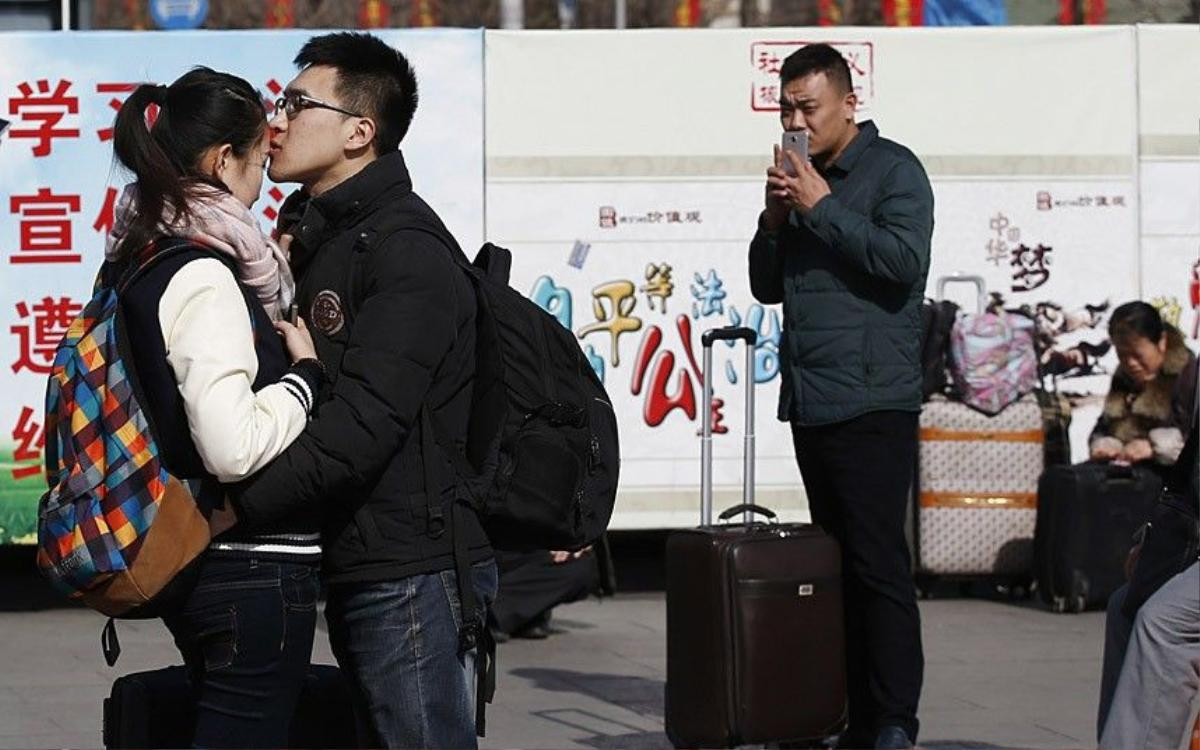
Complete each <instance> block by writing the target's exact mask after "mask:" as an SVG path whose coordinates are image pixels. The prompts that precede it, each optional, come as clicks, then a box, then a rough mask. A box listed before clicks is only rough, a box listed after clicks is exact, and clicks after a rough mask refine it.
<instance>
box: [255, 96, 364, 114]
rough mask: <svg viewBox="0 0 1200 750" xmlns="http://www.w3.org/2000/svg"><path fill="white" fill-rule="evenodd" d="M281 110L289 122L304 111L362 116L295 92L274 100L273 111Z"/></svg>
mask: <svg viewBox="0 0 1200 750" xmlns="http://www.w3.org/2000/svg"><path fill="white" fill-rule="evenodd" d="M281 109H282V110H283V111H284V112H286V113H287V116H288V119H289V120H290V119H292V118H293V117H295V116H296V115H298V114H300V113H301V112H303V111H304V110H306V109H332V110H333V111H334V112H340V113H341V114H343V115H349V116H350V117H362V115H360V114H359V113H357V112H351V111H350V110H348V109H342V108H341V107H337V106H334V105H332V104H330V103H329V102H323V101H321V100H320V99H313V98H312V97H311V96H305V95H304V94H299V93H296V92H295V91H291V92H289V93H286V94H284V95H283V96H281V97H279V98H278V99H276V100H275V110H276V111H279V110H281Z"/></svg>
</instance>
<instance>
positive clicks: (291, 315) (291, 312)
mask: <svg viewBox="0 0 1200 750" xmlns="http://www.w3.org/2000/svg"><path fill="white" fill-rule="evenodd" d="M299 319H300V305H297V304H296V303H295V302H293V303H292V306H291V307H289V308H288V311H287V322H289V323H291V324H292V325H296V321H297V320H299Z"/></svg>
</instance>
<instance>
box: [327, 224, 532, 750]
mask: <svg viewBox="0 0 1200 750" xmlns="http://www.w3.org/2000/svg"><path fill="white" fill-rule="evenodd" d="M402 218H404V221H398V222H394V223H387V224H385V225H384V226H382V227H369V228H367V229H364V230H362V231H361V232H360V233H359V235H358V237H357V238H355V241H354V250H353V254H352V258H351V261H350V269H349V277H348V278H347V280H346V298H347V315H348V316H349V317H350V320H351V321H353V314H354V312H355V311H357V309H358V307H359V306H360V305H361V300H360V299H359V295H360V294H361V290H362V289H364V288H365V286H366V285H365V279H364V275H365V273H366V271H367V266H368V261H369V256H370V253H371V252H373V251H375V250H376V248H378V247H379V246H380V245H382V244H383V243H384V242H385V241H387V240H388V239H389V238H391V237H392V236H393V235H395V234H396V233H397V232H401V231H417V232H423V233H424V234H428V235H430V236H431V237H433V238H434V239H436V240H437V241H438V242H439V243H441V244H442V245H444V246H445V247H446V249H447V250H448V251H450V256H451V258H452V259H453V260H454V262H455V265H457V266H459V267H460V268H462V269H463V270H464V272H466V273H467V275H468V276H471V277H472V283H474V274H475V273H478V272H479V270H477V269H476V268H474V267H472V266H469V265H466V264H464V263H462V261H461V260H460V257H461V256H462V249H461V248H460V247H459V244H458V242H457V241H456V240H455V239H454V237H453V236H452V235H451V234H450V233H449V232H448V231H446V230H445V229H443V228H441V227H435V226H434V225H432V223H431V222H421V221H411V220H410V218H409V217H407V216H404V215H402ZM485 247H488V246H485ZM490 247H494V246H490ZM496 250H497V251H499V252H497V253H496V254H495V256H494V257H495V258H496V260H495V261H494V262H495V264H496V265H495V269H496V270H495V271H490V270H488V269H483V270H484V272H485V273H488V275H491V274H492V273H500V272H501V271H500V269H503V270H502V272H503V277H504V280H505V281H506V282H507V279H508V270H509V267H510V266H511V262H512V261H511V255H509V254H508V251H507V250H503V249H502V248H496ZM481 253H482V251H481ZM489 257H493V256H491V255H489ZM420 429H421V463H422V467H421V471H422V473H423V474H424V478H425V503H426V512H427V514H428V519H429V521H428V522H429V535H430V536H432V537H434V538H438V537H440V536H441V535H442V534H443V533H444V532H445V530H446V528H447V523H446V517H445V514H446V509H445V508H443V506H442V504H441V503H440V502H438V501H439V500H440V499H441V495H442V493H441V491H440V489H441V488H443V487H446V486H449V484H451V483H449V482H447V481H445V479H444V478H442V479H439V475H440V474H442V472H440V471H439V470H438V465H439V464H438V449H439V447H442V448H443V449H444V451H443V452H444V453H446V454H447V455H449V456H450V458H451V461H452V462H453V464H454V467H455V472H456V474H458V476H459V477H469V476H471V475H472V474H474V469H473V468H472V467H471V466H470V464H469V462H468V461H467V460H466V458H465V457H464V456H462V455H461V454H460V453H459V452H458V451H457V450H454V449H453V444H452V443H446V442H444V441H442V440H439V439H438V433H437V428H436V426H435V425H434V421H433V414H432V411H431V410H430V408H429V404H428V403H422V404H421V413H420ZM447 446H449V447H447ZM453 484H455V485H457V487H456V489H457V490H458V491H456V492H455V494H454V497H453V499H452V500H451V502H450V507H449V511H450V522H449V524H448V526H449V530H450V538H451V545H452V548H453V554H454V577H455V579H456V580H457V584H458V601H459V609H460V612H459V615H460V617H459V619H460V622H461V625H460V627H459V631H458V650H459V653H460V654H465V653H467V652H468V651H471V650H472V649H474V651H475V677H476V686H475V733H476V734H477V735H478V736H480V737H482V736H483V735H484V732H485V731H486V729H487V719H486V706H487V704H488V703H491V702H492V699H493V698H494V696H495V693H496V642H495V639H494V638H492V633H491V631H490V630H489V629H488V627H487V623H486V621H485V619H484V618H483V617H480V616H478V612H479V600H478V598H477V597H476V596H475V586H474V580H473V576H472V575H471V560H470V552H469V550H468V549H467V538H466V524H465V519H464V518H463V515H462V514H463V513H465V512H466V510H467V509H470V510H471V511H472V512H475V507H474V497H473V494H472V493H471V492H470V491H469V490H466V492H465V493H464V490H465V489H466V488H465V486H464V483H463V482H461V481H458V482H453ZM464 494H465V495H466V496H465V497H464Z"/></svg>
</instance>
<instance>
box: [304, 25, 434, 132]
mask: <svg viewBox="0 0 1200 750" xmlns="http://www.w3.org/2000/svg"><path fill="white" fill-rule="evenodd" d="M294 62H295V63H296V65H297V66H298V67H300V68H307V67H309V66H312V65H328V66H329V67H331V68H334V69H335V70H337V86H336V89H335V90H336V92H337V95H338V97H339V98H340V99H341V104H342V106H344V107H345V108H346V109H348V110H350V111H352V112H358V113H359V114H361V115H363V116H364V117H370V118H371V119H372V120H374V121H375V153H377V154H386V153H389V152H391V151H395V150H396V149H398V148H400V141H402V140H404V136H405V134H407V133H408V126H409V125H411V124H412V119H413V114H415V113H416V111H417V74H416V73H415V72H413V68H412V65H410V64H409V62H408V58H406V57H405V56H404V55H402V54H401V53H400V52H398V51H397V50H395V49H393V48H391V47H389V46H388V45H387V44H386V43H384V41H383V40H381V39H379V38H378V37H375V36H372V35H370V34H365V33H360V32H354V31H339V32H337V33H333V34H325V35H323V36H315V37H313V38H312V39H309V40H308V42H307V43H306V44H305V45H304V47H302V48H301V49H300V54H298V55H296V59H295V60H294Z"/></svg>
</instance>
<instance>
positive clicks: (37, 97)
mask: <svg viewBox="0 0 1200 750" xmlns="http://www.w3.org/2000/svg"><path fill="white" fill-rule="evenodd" d="M70 88H71V82H70V81H65V80H59V81H58V83H57V84H55V86H54V89H53V90H51V88H50V81H48V80H41V81H38V82H37V91H34V87H33V86H30V85H29V83H28V82H25V83H21V84H19V85H18V86H17V90H18V91H20V92H21V95H20V96H14V97H12V98H11V99H9V100H8V113H9V114H10V115H15V116H17V117H19V118H20V120H19V122H18V123H14V126H13V129H12V130H10V131H9V133H8V135H9V137H10V138H29V139H32V140H35V141H36V143H34V144H33V155H34V156H37V157H42V156H49V155H50V150H51V148H52V146H53V141H54V139H55V138H78V137H79V128H66V127H60V126H61V125H62V121H63V118H65V117H66V116H67V115H78V114H79V97H77V96H68V95H67V91H68V89H70ZM31 126H32V127H31Z"/></svg>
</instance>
